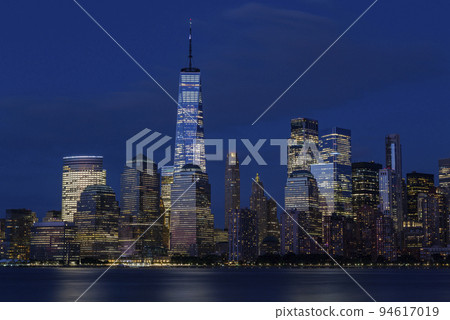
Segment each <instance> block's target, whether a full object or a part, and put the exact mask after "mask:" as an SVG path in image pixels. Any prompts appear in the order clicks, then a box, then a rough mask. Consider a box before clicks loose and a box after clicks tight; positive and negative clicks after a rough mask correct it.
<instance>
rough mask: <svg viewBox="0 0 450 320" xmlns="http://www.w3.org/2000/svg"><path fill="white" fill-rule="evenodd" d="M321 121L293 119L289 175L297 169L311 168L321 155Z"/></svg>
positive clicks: (289, 148)
mask: <svg viewBox="0 0 450 320" xmlns="http://www.w3.org/2000/svg"><path fill="white" fill-rule="evenodd" d="M318 150H319V123H318V122H317V120H312V119H307V118H297V119H292V120H291V138H290V140H289V146H288V175H289V174H291V173H292V172H294V171H297V170H308V171H309V170H310V165H311V164H313V163H317V162H318V159H317V156H318V155H319V152H318Z"/></svg>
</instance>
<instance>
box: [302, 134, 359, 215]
mask: <svg viewBox="0 0 450 320" xmlns="http://www.w3.org/2000/svg"><path fill="white" fill-rule="evenodd" d="M351 139H352V138H351V131H350V130H348V129H342V128H337V127H334V128H332V129H330V130H325V131H323V132H322V133H321V136H320V152H321V155H322V159H323V162H324V163H326V164H332V165H333V166H332V170H331V172H330V173H331V174H330V180H331V181H332V183H331V187H329V189H331V190H329V192H330V193H331V194H332V198H333V208H332V209H331V212H333V213H337V214H342V215H345V216H352V165H351V159H352V151H351ZM317 166H318V165H314V167H317ZM313 170H315V169H313V167H311V172H312V173H313V174H314V173H315V171H314V172H313ZM322 174H323V172H322ZM316 179H317V178H316ZM318 183H319V179H318ZM325 187H326V186H325V185H323V184H322V183H319V189H320V190H321V192H323V191H324V189H326V188H325Z"/></svg>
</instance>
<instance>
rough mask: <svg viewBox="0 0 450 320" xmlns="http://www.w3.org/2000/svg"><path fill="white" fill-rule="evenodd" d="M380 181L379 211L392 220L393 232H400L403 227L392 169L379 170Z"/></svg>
mask: <svg viewBox="0 0 450 320" xmlns="http://www.w3.org/2000/svg"><path fill="white" fill-rule="evenodd" d="M379 179H380V211H381V213H382V214H383V215H384V216H386V217H389V218H391V219H392V221H393V223H394V229H395V231H400V230H401V229H402V225H403V219H402V217H401V216H400V212H399V210H398V203H397V200H399V198H398V195H397V194H396V190H397V189H396V188H397V175H396V174H395V172H394V171H393V170H392V169H381V170H380V173H379Z"/></svg>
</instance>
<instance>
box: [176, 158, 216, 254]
mask: <svg viewBox="0 0 450 320" xmlns="http://www.w3.org/2000/svg"><path fill="white" fill-rule="evenodd" d="M171 198H172V200H177V201H176V202H173V203H172V210H171V216H170V252H171V254H172V255H187V256H200V257H201V256H205V255H208V254H211V253H213V251H214V216H213V215H212V213H211V186H210V184H209V181H208V175H207V174H206V173H205V172H202V170H201V169H200V167H199V166H197V165H193V164H187V165H185V166H184V167H183V169H182V170H181V171H180V172H175V174H174V179H173V185H172V194H171Z"/></svg>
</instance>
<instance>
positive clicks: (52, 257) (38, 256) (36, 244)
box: [31, 221, 80, 264]
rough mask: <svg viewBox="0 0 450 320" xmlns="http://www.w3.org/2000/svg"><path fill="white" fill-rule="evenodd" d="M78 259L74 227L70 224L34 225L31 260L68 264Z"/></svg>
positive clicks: (41, 223)
mask: <svg viewBox="0 0 450 320" xmlns="http://www.w3.org/2000/svg"><path fill="white" fill-rule="evenodd" d="M79 259H80V245H79V244H78V243H77V242H76V227H75V224H74V223H72V222H64V221H59V222H57V221H51V222H39V223H35V224H34V226H33V227H32V229H31V260H34V261H42V262H44V261H45V262H57V263H61V264H69V263H70V262H78V261H79Z"/></svg>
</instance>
